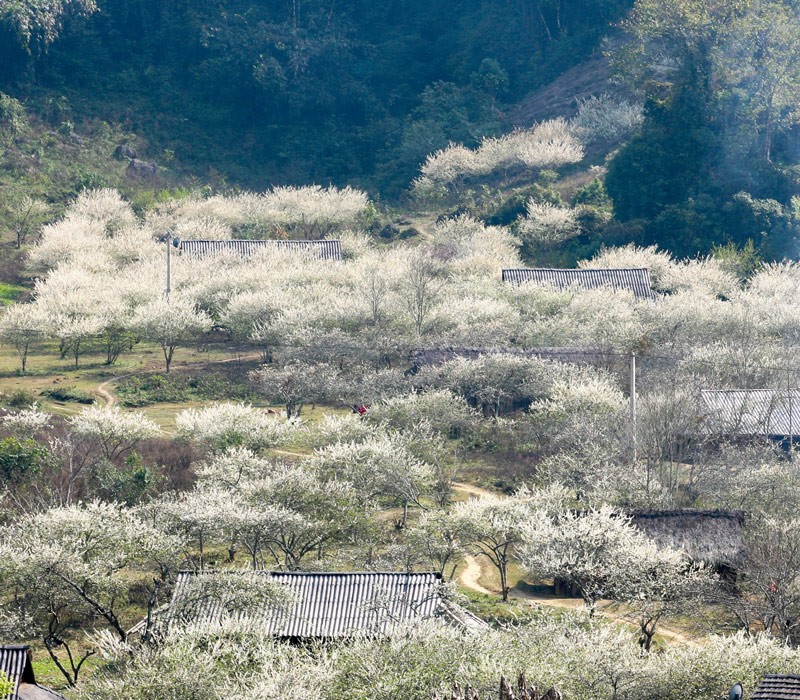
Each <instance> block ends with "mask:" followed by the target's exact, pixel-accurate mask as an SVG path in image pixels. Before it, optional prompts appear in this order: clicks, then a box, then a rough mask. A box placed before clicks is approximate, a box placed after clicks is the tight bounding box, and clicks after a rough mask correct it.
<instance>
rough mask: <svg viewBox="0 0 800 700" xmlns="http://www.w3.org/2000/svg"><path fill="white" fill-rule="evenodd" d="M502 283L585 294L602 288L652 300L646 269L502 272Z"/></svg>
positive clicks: (545, 269) (648, 275)
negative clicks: (530, 285)
mask: <svg viewBox="0 0 800 700" xmlns="http://www.w3.org/2000/svg"><path fill="white" fill-rule="evenodd" d="M503 282H513V283H515V284H522V283H525V282H528V283H530V282H532V283H534V284H539V285H546V286H550V287H553V288H555V289H557V290H559V291H571V290H578V291H588V290H592V289H601V288H604V287H605V288H608V289H617V290H624V291H629V292H632V293H633V295H634V296H635V297H636V298H637V299H649V300H654V299H656V293H655V292H654V291H653V288H652V285H651V284H650V271H649V270H648V269H647V268H601V269H588V268H580V269H560V268H549V267H536V268H518V269H508V270H503Z"/></svg>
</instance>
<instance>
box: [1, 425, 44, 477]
mask: <svg viewBox="0 0 800 700" xmlns="http://www.w3.org/2000/svg"><path fill="white" fill-rule="evenodd" d="M47 454H48V452H47V450H46V449H45V448H44V447H41V446H40V445H39V444H38V443H36V441H35V440H31V439H30V438H17V437H7V438H3V439H2V440H0V482H2V484H3V485H5V486H11V487H13V486H15V485H18V484H21V483H24V482H28V481H29V480H30V479H31V478H32V477H34V476H35V475H36V474H37V473H38V472H39V470H40V469H41V466H42V464H43V462H44V460H45V459H46V458H47Z"/></svg>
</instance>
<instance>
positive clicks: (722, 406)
mask: <svg viewBox="0 0 800 700" xmlns="http://www.w3.org/2000/svg"><path fill="white" fill-rule="evenodd" d="M700 396H701V399H702V401H703V403H704V415H703V421H704V430H705V432H706V433H709V434H713V435H735V436H742V437H748V436H760V437H771V436H772V437H788V436H790V435H791V436H797V435H800V390H798V389H792V390H790V391H787V390H786V389H783V390H776V389H749V390H733V391H721V390H707V391H701V392H700Z"/></svg>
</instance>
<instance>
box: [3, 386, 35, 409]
mask: <svg viewBox="0 0 800 700" xmlns="http://www.w3.org/2000/svg"><path fill="white" fill-rule="evenodd" d="M33 402H34V398H33V394H31V393H30V392H29V391H26V390H25V389H16V390H15V391H14V392H13V393H12V394H11V396H9V397H8V401H6V403H7V404H8V405H9V406H13V407H14V408H22V407H24V406H30V405H31V404H32V403H33Z"/></svg>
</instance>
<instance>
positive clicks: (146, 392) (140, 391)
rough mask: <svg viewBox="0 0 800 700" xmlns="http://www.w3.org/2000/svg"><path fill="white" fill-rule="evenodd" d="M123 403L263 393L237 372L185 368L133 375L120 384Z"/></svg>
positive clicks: (118, 389)
mask: <svg viewBox="0 0 800 700" xmlns="http://www.w3.org/2000/svg"><path fill="white" fill-rule="evenodd" d="M116 393H117V395H118V396H119V397H120V398H121V399H122V405H123V406H128V407H131V408H137V407H141V406H150V405H152V404H155V403H184V402H187V401H222V400H232V401H255V400H257V399H258V398H259V396H260V395H259V393H258V392H257V391H255V389H254V388H253V387H252V386H250V385H249V384H248V383H246V382H244V381H242V380H241V378H239V380H238V381H237V378H236V375H235V374H233V373H225V372H214V371H211V372H200V373H193V372H181V373H179V374H169V375H167V374H160V373H158V374H149V375H137V376H135V377H129V378H128V379H126V380H124V381H122V382H120V383H119V384H118V385H117V387H116Z"/></svg>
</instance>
